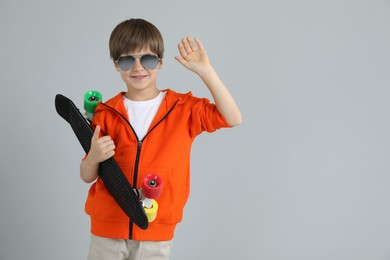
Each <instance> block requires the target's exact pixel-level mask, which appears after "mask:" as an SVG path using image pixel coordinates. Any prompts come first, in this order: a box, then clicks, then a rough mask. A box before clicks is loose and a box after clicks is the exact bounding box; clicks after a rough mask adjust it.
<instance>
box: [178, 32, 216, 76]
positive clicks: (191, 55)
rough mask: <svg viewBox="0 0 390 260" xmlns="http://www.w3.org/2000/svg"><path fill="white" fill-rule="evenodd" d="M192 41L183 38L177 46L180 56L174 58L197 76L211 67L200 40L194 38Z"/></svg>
mask: <svg viewBox="0 0 390 260" xmlns="http://www.w3.org/2000/svg"><path fill="white" fill-rule="evenodd" d="M194 41H195V42H194ZM194 41H193V40H192V39H191V37H187V38H183V39H182V40H181V42H180V43H179V44H178V48H179V52H180V55H181V56H176V57H175V59H176V60H177V61H178V62H180V64H181V65H183V66H184V67H186V68H187V69H189V70H191V71H193V72H195V73H197V74H199V73H201V72H203V71H204V70H205V69H208V68H209V67H211V66H210V61H209V57H208V56H207V53H206V50H205V49H204V48H203V45H202V43H201V42H200V40H199V39H198V38H195V39H194Z"/></svg>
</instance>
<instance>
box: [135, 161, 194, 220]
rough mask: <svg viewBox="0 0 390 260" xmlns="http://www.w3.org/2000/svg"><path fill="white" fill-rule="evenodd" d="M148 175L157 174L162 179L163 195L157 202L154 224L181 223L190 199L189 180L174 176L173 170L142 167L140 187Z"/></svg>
mask: <svg viewBox="0 0 390 260" xmlns="http://www.w3.org/2000/svg"><path fill="white" fill-rule="evenodd" d="M148 174H156V175H159V176H160V177H161V178H162V188H161V193H160V196H159V197H158V198H156V199H155V200H156V201H157V203H158V212H157V217H156V220H155V221H154V222H152V223H160V224H176V223H178V222H180V221H181V219H182V215H183V209H184V205H185V202H186V201H187V197H188V183H187V180H188V178H187V177H186V176H181V175H180V174H174V173H173V171H172V169H171V168H166V167H140V169H139V179H138V187H141V185H142V182H143V179H144V177H145V176H146V175H148Z"/></svg>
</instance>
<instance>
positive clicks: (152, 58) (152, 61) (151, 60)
mask: <svg viewBox="0 0 390 260" xmlns="http://www.w3.org/2000/svg"><path fill="white" fill-rule="evenodd" d="M136 59H139V61H140V62H141V64H142V66H144V68H146V69H149V70H154V69H155V68H157V66H158V63H159V62H160V58H159V57H158V56H157V55H153V54H145V55H140V56H132V55H124V56H120V57H119V58H118V59H117V60H116V61H115V63H116V64H117V65H118V67H119V69H120V70H121V71H128V70H129V69H131V68H132V67H133V66H134V63H135V60H136Z"/></svg>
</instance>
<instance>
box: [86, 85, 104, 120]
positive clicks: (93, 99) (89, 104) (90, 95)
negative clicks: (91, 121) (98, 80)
mask: <svg viewBox="0 0 390 260" xmlns="http://www.w3.org/2000/svg"><path fill="white" fill-rule="evenodd" d="M102 100H103V96H102V94H100V92H98V91H95V90H93V91H88V92H86V93H85V94H84V110H85V112H87V113H90V114H94V113H95V109H96V107H97V105H98V103H99V102H102Z"/></svg>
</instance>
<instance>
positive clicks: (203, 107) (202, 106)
mask: <svg viewBox="0 0 390 260" xmlns="http://www.w3.org/2000/svg"><path fill="white" fill-rule="evenodd" d="M193 101H194V103H193V105H192V108H191V134H192V135H198V134H200V133H202V132H203V131H206V132H209V133H211V132H214V131H216V130H218V129H220V128H229V127H231V126H230V125H229V124H228V123H227V122H226V120H225V118H224V117H223V116H222V114H221V113H219V111H218V109H217V106H216V105H215V104H212V103H210V101H209V100H208V99H207V98H194V100H193Z"/></svg>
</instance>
